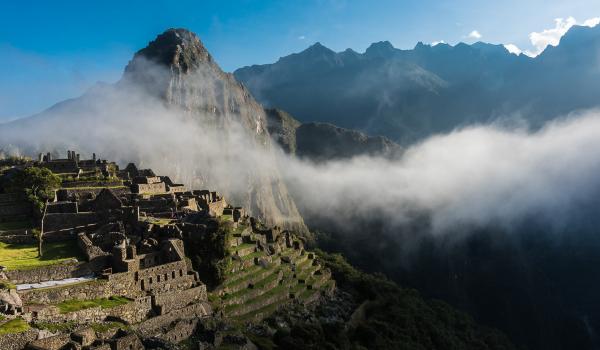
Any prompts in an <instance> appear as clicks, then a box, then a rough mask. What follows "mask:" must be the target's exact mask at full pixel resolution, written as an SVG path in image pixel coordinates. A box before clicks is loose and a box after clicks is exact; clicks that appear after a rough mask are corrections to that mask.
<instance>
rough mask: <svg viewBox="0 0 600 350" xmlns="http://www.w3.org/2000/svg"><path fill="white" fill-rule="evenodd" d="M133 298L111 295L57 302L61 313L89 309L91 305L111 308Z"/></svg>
mask: <svg viewBox="0 0 600 350" xmlns="http://www.w3.org/2000/svg"><path fill="white" fill-rule="evenodd" d="M130 301H131V300H129V299H127V298H124V297H116V296H115V297H110V298H100V299H92V300H79V299H72V300H66V301H63V302H62V303H59V304H56V306H57V307H58V309H59V310H60V313H62V314H66V313H68V312H74V311H79V310H83V309H89V308H91V307H96V306H100V307H101V308H103V309H110V308H113V307H115V306H119V305H123V304H127V303H128V302H130Z"/></svg>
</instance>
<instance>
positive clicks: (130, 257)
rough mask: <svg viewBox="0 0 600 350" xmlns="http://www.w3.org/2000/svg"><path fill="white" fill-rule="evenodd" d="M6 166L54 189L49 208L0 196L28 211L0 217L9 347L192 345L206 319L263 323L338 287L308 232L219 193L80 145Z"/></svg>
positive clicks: (2, 336) (11, 193) (0, 301)
mask: <svg viewBox="0 0 600 350" xmlns="http://www.w3.org/2000/svg"><path fill="white" fill-rule="evenodd" d="M31 169H35V170H31ZM41 169H44V170H41ZM7 170H9V171H10V172H15V173H20V174H25V175H24V176H37V177H40V176H44V179H45V180H47V181H46V182H45V183H48V184H50V183H53V181H56V183H57V185H56V186H55V188H50V193H51V196H50V198H48V199H47V200H46V202H45V203H44V206H43V208H42V209H41V210H36V208H35V206H34V204H35V203H32V202H30V201H28V200H27V199H26V197H25V196H24V195H22V194H21V193H19V192H18V191H15V186H12V185H11V186H12V187H9V186H6V187H7V188H5V189H4V192H5V193H0V207H2V205H3V204H6V206H11V205H12V204H14V203H18V207H19V210H20V212H19V215H20V216H19V217H18V220H19V221H15V220H13V218H14V213H13V212H11V213H10V214H7V215H4V216H2V215H0V220H1V221H0V229H1V231H0V265H2V267H1V270H2V271H1V273H0V311H1V312H2V318H1V319H0V348H1V349H22V348H30V349H48V350H51V349H62V348H76V349H80V348H86V349H88V348H89V349H112V350H114V349H116V350H120V349H138V348H140V349H141V348H142V347H143V346H144V345H143V344H145V343H146V342H148V341H150V340H149V339H153V340H152V341H158V342H164V343H169V344H174V343H180V342H183V341H186V342H189V341H190V340H189V339H190V337H192V338H193V337H194V335H195V334H196V333H197V331H198V329H203V328H204V327H205V324H208V323H211V322H217V321H218V320H224V321H226V322H228V323H229V324H233V325H239V326H243V325H247V324H249V323H255V322H259V321H261V320H262V319H263V318H265V317H267V316H269V315H271V314H273V313H274V312H275V311H277V310H278V309H279V308H280V307H282V306H284V305H291V304H300V305H308V304H314V303H318V302H319V300H321V298H324V297H326V296H327V295H330V294H331V293H332V292H333V291H334V289H335V282H334V281H333V280H332V279H331V272H330V271H329V270H328V269H327V268H324V267H323V266H322V265H321V263H320V262H319V259H318V257H317V256H316V255H315V254H314V253H311V252H309V251H307V250H306V249H305V247H304V241H303V238H302V237H301V236H298V235H296V234H294V233H293V232H290V231H288V230H284V229H281V228H280V227H277V226H275V227H266V226H265V225H263V224H262V223H261V222H260V221H259V220H257V219H255V218H253V217H250V216H249V215H248V214H247V213H246V211H245V210H244V208H241V207H234V206H232V205H230V204H229V203H227V202H226V200H225V198H223V197H222V196H221V195H219V194H218V193H216V192H214V191H207V190H189V189H187V188H186V187H185V186H184V185H182V184H177V183H174V182H172V181H171V179H170V178H168V177H167V176H157V175H156V174H154V172H153V171H152V170H150V169H138V168H137V167H136V166H135V165H134V164H129V165H127V166H126V167H125V168H123V169H120V168H119V167H118V166H117V165H116V164H115V163H112V162H108V161H105V160H100V159H96V155H95V154H94V155H93V156H92V158H91V159H88V160H82V159H81V158H80V155H79V154H77V153H75V152H73V151H68V154H67V158H65V159H55V158H53V156H52V155H51V154H46V155H40V156H39V159H38V160H37V161H27V162H20V163H19V164H18V165H15V166H13V167H11V168H9V169H4V174H6V172H7ZM27 174H32V175H27ZM57 174H58V175H57ZM0 176H3V174H0ZM48 186H49V185H48ZM0 190H2V189H0ZM3 201H4V202H3ZM7 203H8V204H7ZM1 213H2V212H0V214H1ZM11 220H12V221H11ZM218 322H220V321H218ZM194 339H195V338H194ZM198 341H200V340H198ZM223 344H226V341H225V343H223ZM224 346H225V345H224Z"/></svg>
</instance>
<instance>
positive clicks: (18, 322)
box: [0, 318, 29, 335]
mask: <svg viewBox="0 0 600 350" xmlns="http://www.w3.org/2000/svg"><path fill="white" fill-rule="evenodd" d="M28 329H29V324H27V322H25V321H24V320H23V319H21V318H15V319H14V320H10V321H7V322H5V323H3V324H1V325H0V335H4V334H9V333H21V332H25V331H26V330H28Z"/></svg>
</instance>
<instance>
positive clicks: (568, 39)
mask: <svg viewBox="0 0 600 350" xmlns="http://www.w3.org/2000/svg"><path fill="white" fill-rule="evenodd" d="M234 74H235V77H236V78H237V79H238V80H239V81H241V82H242V83H244V84H245V85H246V86H247V87H248V88H249V89H250V91H251V92H252V94H253V95H254V96H255V97H256V98H257V99H258V100H259V101H260V102H262V103H263V104H265V105H267V106H269V107H276V108H281V109H284V110H286V111H287V112H289V113H291V114H292V115H293V116H294V117H295V118H297V119H298V120H299V121H301V122H328V123H333V124H335V125H338V126H341V127H346V128H353V129H359V130H362V131H365V132H367V133H369V134H372V135H384V136H387V137H389V138H390V139H392V140H394V141H397V142H400V143H402V144H409V143H411V142H414V141H417V140H421V139H423V138H425V137H427V136H429V135H431V134H434V133H438V132H449V131H451V130H453V129H454V128H456V127H457V126H466V125H470V124H473V123H489V122H491V121H497V120H499V119H502V120H504V121H505V122H511V123H522V122H526V123H528V124H529V125H531V126H532V127H534V128H539V127H541V126H542V125H543V124H544V122H545V121H547V120H550V119H552V118H555V117H559V116H562V115H564V114H567V113H570V112H572V111H574V110H578V109H586V108H592V107H595V106H597V105H598V103H599V102H598V101H599V100H600V92H599V91H600V79H599V78H600V26H596V27H594V28H589V27H583V26H574V27H572V28H571V29H570V30H569V31H568V32H567V33H566V35H565V36H564V37H563V38H562V39H561V41H560V44H559V45H558V46H557V47H553V46H548V48H547V49H546V50H545V51H544V52H543V53H542V54H541V55H539V56H537V57H535V58H531V57H528V56H525V55H519V56H517V55H514V54H511V53H509V52H508V50H507V49H505V48H504V46H502V45H492V44H486V43H482V42H478V43H475V44H472V45H467V44H464V43H460V44H457V45H456V46H450V45H448V44H444V43H441V44H438V45H435V46H431V45H425V44H422V43H419V44H417V45H416V46H415V48H414V49H412V50H400V49H396V48H394V47H393V46H392V45H391V44H390V43H389V42H387V41H383V42H378V43H374V44H372V45H371V46H370V47H369V48H368V49H367V50H366V51H365V52H364V53H362V54H361V53H357V52H355V51H353V50H351V49H348V50H346V51H343V52H338V53H336V52H334V51H332V50H330V49H328V48H326V47H324V46H323V45H321V44H320V43H316V44H314V45H313V46H311V47H309V48H308V49H306V50H304V51H302V52H300V53H296V54H292V55H289V56H286V57H282V58H281V59H279V60H278V61H277V62H275V63H273V64H265V65H254V66H249V67H244V68H241V69H238V70H237V71H235V73H234Z"/></svg>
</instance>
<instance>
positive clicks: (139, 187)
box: [132, 182, 167, 194]
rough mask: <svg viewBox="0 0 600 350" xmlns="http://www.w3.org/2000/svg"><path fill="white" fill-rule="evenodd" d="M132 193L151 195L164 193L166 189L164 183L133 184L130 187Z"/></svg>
mask: <svg viewBox="0 0 600 350" xmlns="http://www.w3.org/2000/svg"><path fill="white" fill-rule="evenodd" d="M132 191H133V192H135V193H144V194H153V193H165V192H166V191H167V187H166V186H165V183H164V182H159V183H149V184H134V185H132Z"/></svg>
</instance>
